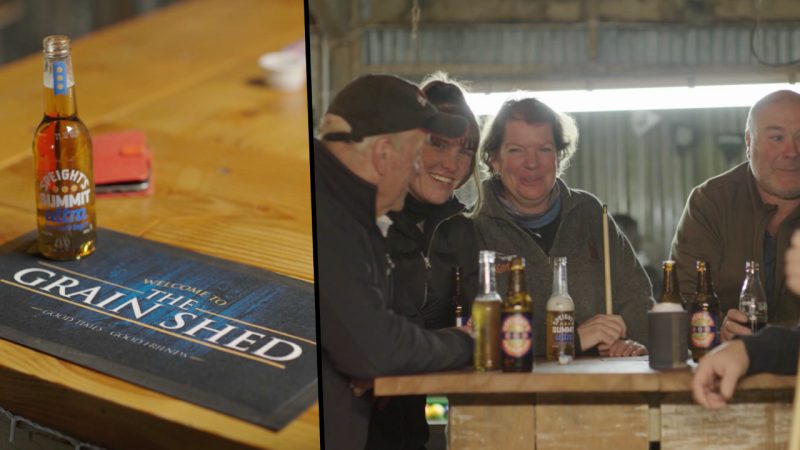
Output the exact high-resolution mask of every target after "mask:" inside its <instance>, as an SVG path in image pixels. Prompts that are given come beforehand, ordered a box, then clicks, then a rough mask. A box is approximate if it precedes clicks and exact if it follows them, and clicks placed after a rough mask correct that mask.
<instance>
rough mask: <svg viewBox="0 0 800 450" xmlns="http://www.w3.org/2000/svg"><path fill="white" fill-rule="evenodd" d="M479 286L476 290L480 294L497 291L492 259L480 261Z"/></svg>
mask: <svg viewBox="0 0 800 450" xmlns="http://www.w3.org/2000/svg"><path fill="white" fill-rule="evenodd" d="M479 274H480V281H479V283H480V287H479V289H478V292H479V293H480V294H493V293H497V284H496V283H495V273H494V261H492V262H489V261H481V262H480V271H479Z"/></svg>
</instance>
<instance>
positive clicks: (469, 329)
mask: <svg viewBox="0 0 800 450" xmlns="http://www.w3.org/2000/svg"><path fill="white" fill-rule="evenodd" d="M454 328H455V329H456V330H458V331H461V332H462V333H466V334H467V335H468V336H472V320H470V321H469V322H467V324H466V325H461V326H460V327H454Z"/></svg>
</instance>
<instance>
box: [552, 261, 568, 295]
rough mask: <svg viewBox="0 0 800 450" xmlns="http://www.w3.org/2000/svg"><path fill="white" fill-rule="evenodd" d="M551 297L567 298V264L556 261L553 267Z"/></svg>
mask: <svg viewBox="0 0 800 450" xmlns="http://www.w3.org/2000/svg"><path fill="white" fill-rule="evenodd" d="M552 295H553V296H555V295H558V296H562V297H569V291H568V290H567V263H566V261H562V260H558V261H556V263H555V264H554V265H553V294H552Z"/></svg>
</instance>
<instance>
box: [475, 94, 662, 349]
mask: <svg viewBox="0 0 800 450" xmlns="http://www.w3.org/2000/svg"><path fill="white" fill-rule="evenodd" d="M487 130H488V131H487V132H486V136H485V138H484V141H483V143H482V145H481V155H480V159H481V162H483V163H484V164H486V165H487V166H488V168H489V171H490V173H491V174H492V177H490V178H489V179H488V180H486V181H484V182H483V183H482V186H481V189H482V191H483V194H482V196H481V197H482V200H481V203H480V205H479V206H478V209H477V213H476V214H475V217H474V220H475V226H476V228H477V232H478V241H479V245H480V248H481V249H488V250H495V251H498V252H500V253H502V254H506V255H512V254H513V255H520V256H523V257H524V258H525V259H527V264H526V271H525V275H526V285H527V286H528V288H529V289H530V293H531V296H532V297H533V298H534V299H542V298H548V297H549V296H550V290H549V288H550V286H552V272H551V269H550V264H549V261H550V260H551V258H553V257H566V258H567V260H568V270H569V278H570V279H572V280H575V279H579V280H581V283H580V284H575V285H571V286H570V287H569V291H570V294H571V295H572V297H573V299H574V300H575V322H576V326H577V333H576V343H575V347H576V350H577V352H578V353H579V354H580V353H588V352H597V351H599V352H600V354H601V355H609V356H631V355H641V354H644V353H645V352H646V350H645V348H644V347H643V346H642V345H641V344H639V342H645V340H646V336H647V329H646V327H645V325H644V322H645V321H644V317H645V313H646V312H647V309H648V307H649V306H650V304H651V303H652V288H651V286H650V281H649V280H648V278H647V275H646V273H645V271H644V269H643V268H642V266H641V265H640V264H639V262H638V261H637V260H636V256H635V254H634V252H633V249H632V248H631V246H630V244H629V243H628V241H627V240H626V239H625V238H624V237H623V236H622V234H621V232H620V231H619V229H618V228H617V227H616V225H615V224H614V226H613V231H612V233H611V236H610V240H611V244H610V246H609V248H610V249H611V272H612V276H613V281H612V282H613V286H614V292H615V297H614V310H615V311H617V312H618V314H619V315H606V314H604V308H603V305H604V303H603V298H602V289H598V286H601V285H602V284H603V271H604V267H603V261H602V258H600V257H599V252H600V250H601V246H602V242H603V237H602V236H603V234H602V231H601V230H602V223H601V217H602V212H601V211H602V208H601V205H600V201H599V200H598V199H597V198H596V197H595V196H594V195H592V194H590V193H588V192H584V191H579V190H576V189H571V188H569V187H568V186H567V184H566V183H564V181H563V180H561V179H560V178H559V176H560V175H561V173H562V172H563V170H564V169H565V168H566V166H567V163H568V162H569V159H570V157H571V156H572V154H573V152H574V151H575V147H576V145H577V140H578V134H577V129H576V128H575V125H574V121H573V120H572V119H571V118H570V117H568V116H565V115H561V114H559V113H557V112H555V111H553V110H552V109H551V108H550V107H549V106H547V105H545V104H544V103H542V102H540V101H539V100H537V99H534V98H526V99H522V100H509V101H507V102H506V103H505V104H504V105H503V106H502V107H501V108H500V111H499V112H498V113H497V115H496V116H495V118H494V120H493V121H492V122H491V123H490V124H489V125H488V128H487ZM612 224H613V222H612ZM504 282H505V279H504V278H502V277H501V279H500V280H499V284H501V285H502V284H503V283H504ZM498 291H499V292H505V289H504V287H503V286H500V288H499V289H498ZM533 317H534V327H533V328H534V330H536V336H535V337H534V342H536V343H539V344H537V345H536V353H537V355H539V356H543V355H544V354H545V351H546V349H545V346H544V345H542V344H541V343H544V342H545V323H544V318H545V317H546V312H545V302H534V313H533Z"/></svg>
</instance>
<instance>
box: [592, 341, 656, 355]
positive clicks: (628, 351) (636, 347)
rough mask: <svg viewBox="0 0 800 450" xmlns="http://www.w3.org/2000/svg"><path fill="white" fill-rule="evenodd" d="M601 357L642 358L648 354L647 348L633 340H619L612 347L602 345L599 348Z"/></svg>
mask: <svg viewBox="0 0 800 450" xmlns="http://www.w3.org/2000/svg"><path fill="white" fill-rule="evenodd" d="M597 349H598V350H599V351H600V356H613V357H616V356H642V355H646V354H647V347H645V346H644V345H642V344H640V343H638V342H636V341H634V340H633V339H617V341H616V342H614V343H613V344H611V345H606V344H600V345H598V346H597Z"/></svg>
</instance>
